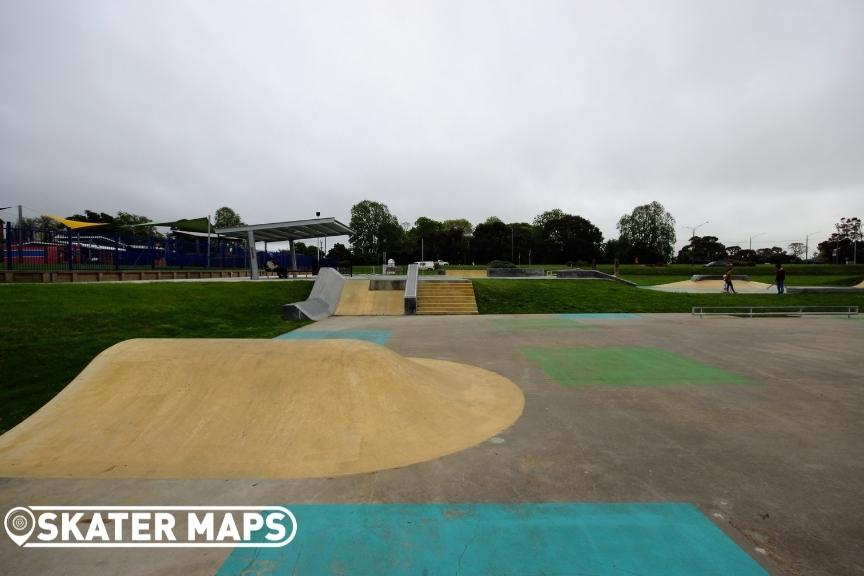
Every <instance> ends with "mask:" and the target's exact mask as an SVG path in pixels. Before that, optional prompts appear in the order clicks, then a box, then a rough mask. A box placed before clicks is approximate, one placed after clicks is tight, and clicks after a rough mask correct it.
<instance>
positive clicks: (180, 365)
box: [0, 339, 524, 478]
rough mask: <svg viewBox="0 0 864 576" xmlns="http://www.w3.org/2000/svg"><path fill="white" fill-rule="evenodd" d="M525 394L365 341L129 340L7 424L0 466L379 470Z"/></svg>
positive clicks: (503, 424)
mask: <svg viewBox="0 0 864 576" xmlns="http://www.w3.org/2000/svg"><path fill="white" fill-rule="evenodd" d="M523 405H524V397H523V395H522V391H521V390H520V389H519V388H518V387H517V386H516V385H515V384H513V383H512V382H511V381H510V380H508V379H506V378H504V377H502V376H500V375H498V374H495V373H493V372H489V371H487V370H483V369H481V368H476V367H473V366H468V365H464V364H457V363H454V362H447V361H443V360H429V359H421V358H405V357H403V356H400V355H399V354H397V353H395V352H393V351H392V350H389V349H387V348H384V347H382V346H378V345H376V344H372V343H369V342H362V341H357V340H317V341H304V340H252V339H237V340H234V339H139V340H127V341H125V342H121V343H119V344H116V345H114V346H112V347H111V348H109V349H107V350H105V351H104V352H102V353H101V354H99V355H98V356H97V357H96V358H95V359H94V360H93V361H92V362H91V363H90V364H89V365H88V366H87V367H86V368H85V369H84V370H83V371H82V372H81V374H79V375H78V377H77V378H75V380H73V381H72V382H71V383H70V384H69V385H68V386H67V387H66V388H65V389H64V390H63V391H62V392H60V394H58V395H57V396H56V397H55V398H54V399H53V400H51V401H50V402H49V403H48V404H46V405H45V406H44V407H43V408H42V409H40V410H39V411H38V412H36V413H35V414H34V415H33V416H31V417H30V418H28V419H27V420H25V421H24V422H22V423H21V424H19V425H18V426H16V427H15V428H13V429H12V430H10V431H9V432H7V433H6V434H4V435H2V436H0V477H77V478H83V477H86V478H302V477H321V476H334V475H342V474H352V473H357V472H370V471H373V470H382V469H386V468H393V467H399V466H406V465H409V464H413V463H416V462H422V461H425V460H431V459H434V458H437V457H440V456H443V455H445V454H450V453H452V452H457V451H459V450H463V449H465V448H468V447H470V446H473V445H475V444H477V443H479V442H482V441H484V440H486V439H488V438H489V437H491V436H494V435H495V434H497V433H499V432H500V431H502V430H503V429H504V428H507V427H508V426H510V425H511V424H512V423H513V422H514V421H515V420H516V419H517V418H518V417H519V416H520V414H521V413H522V408H523Z"/></svg>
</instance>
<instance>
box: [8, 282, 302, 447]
mask: <svg viewBox="0 0 864 576" xmlns="http://www.w3.org/2000/svg"><path fill="white" fill-rule="evenodd" d="M311 288H312V283H311V282H261V283H249V282H218V283H217V282H213V283H199V282H188V283H187V282H176V283H173V282H172V283H153V284H97V285H69V284H47V285H39V284H18V285H7V286H0V299H2V303H3V318H2V324H0V325H2V338H0V432H2V431H4V430H8V429H10V428H12V427H13V426H14V425H15V424H17V423H18V422H20V421H21V420H23V419H24V418H26V417H27V416H29V415H30V414H31V413H33V412H34V411H36V410H37V409H38V408H39V407H41V406H42V405H43V404H45V402H47V401H48V400H50V399H51V398H52V397H53V396H54V395H55V394H56V393H57V392H59V391H60V390H61V389H62V388H63V387H64V386H65V385H66V384H67V383H69V382H70V381H71V380H72V379H73V378H74V377H75V376H76V375H77V374H78V372H80V371H81V369H82V368H84V366H86V365H87V363H88V362H90V360H91V359H93V357H94V356H96V355H97V354H98V353H99V352H101V351H102V350H104V349H105V348H108V347H109V346H111V345H112V344H115V343H117V342H120V341H122V340H127V339H129V338H272V337H274V336H278V335H279V334H282V333H284V332H288V331H290V330H293V329H294V328H297V327H298V326H300V325H302V323H299V322H286V321H284V320H282V318H281V306H282V305H283V304H286V303H288V302H294V301H297V300H303V299H305V298H306V296H307V295H308V294H309V291H310V290H311Z"/></svg>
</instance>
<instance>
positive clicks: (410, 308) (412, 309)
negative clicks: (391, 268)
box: [405, 264, 420, 314]
mask: <svg viewBox="0 0 864 576" xmlns="http://www.w3.org/2000/svg"><path fill="white" fill-rule="evenodd" d="M419 276H420V266H419V265H418V264H409V265H408V274H407V278H405V314H416V313H417V284H418V282H419Z"/></svg>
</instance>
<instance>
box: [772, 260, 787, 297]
mask: <svg viewBox="0 0 864 576" xmlns="http://www.w3.org/2000/svg"><path fill="white" fill-rule="evenodd" d="M774 283H775V284H776V285H777V293H778V294H783V293H785V292H786V288H785V286H784V284H785V283H786V270H784V269H783V265H782V264H777V271H776V272H774Z"/></svg>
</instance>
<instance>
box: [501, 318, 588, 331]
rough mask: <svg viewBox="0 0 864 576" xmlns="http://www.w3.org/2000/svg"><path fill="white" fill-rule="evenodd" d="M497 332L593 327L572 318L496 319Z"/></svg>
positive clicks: (585, 328) (584, 328)
mask: <svg viewBox="0 0 864 576" xmlns="http://www.w3.org/2000/svg"><path fill="white" fill-rule="evenodd" d="M491 322H492V326H493V327H494V328H495V329H496V330H587V329H591V328H592V326H589V325H587V324H581V323H579V322H577V321H575V320H572V319H570V318H560V317H559V318H495V319H494V320H492V321H491Z"/></svg>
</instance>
